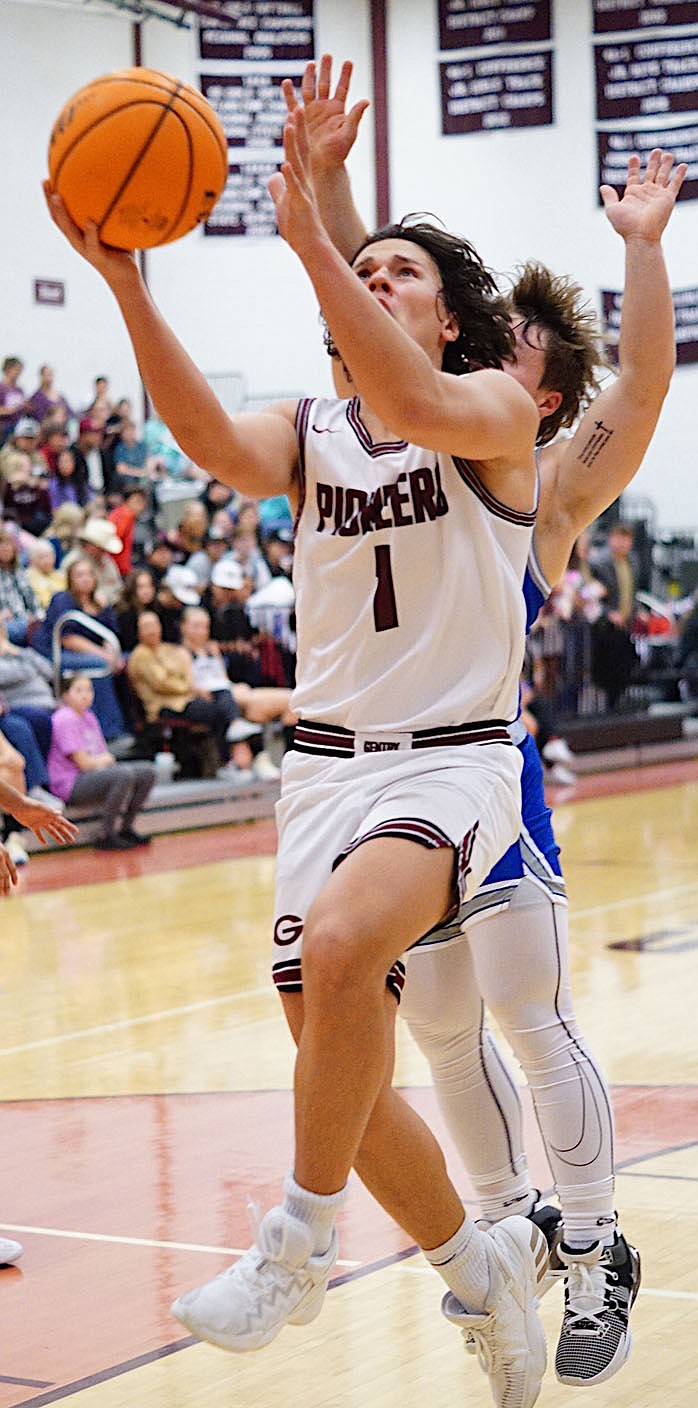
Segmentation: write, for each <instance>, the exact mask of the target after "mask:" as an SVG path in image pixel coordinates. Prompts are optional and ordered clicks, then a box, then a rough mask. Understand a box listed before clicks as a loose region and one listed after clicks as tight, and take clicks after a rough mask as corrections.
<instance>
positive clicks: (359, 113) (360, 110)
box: [347, 98, 371, 137]
mask: <svg viewBox="0 0 698 1408" xmlns="http://www.w3.org/2000/svg"><path fill="white" fill-rule="evenodd" d="M370 106H371V104H370V103H369V101H368V98H362V99H361V101H360V102H359V103H354V106H353V108H352V109H351V111H350V112H348V113H347V122H348V123H349V127H350V129H351V132H352V134H353V136H354V137H355V136H356V134H357V132H358V130H359V123H360V122H361V119H362V117H363V115H364V113H365V112H366V109H367V108H369V107H370Z"/></svg>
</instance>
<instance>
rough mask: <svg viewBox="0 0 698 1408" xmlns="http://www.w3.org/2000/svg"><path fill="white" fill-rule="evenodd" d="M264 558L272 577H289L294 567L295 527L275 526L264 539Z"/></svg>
mask: <svg viewBox="0 0 698 1408" xmlns="http://www.w3.org/2000/svg"><path fill="white" fill-rule="evenodd" d="M263 551H264V560H265V562H266V564H267V567H268V568H269V571H270V572H271V575H272V577H289V578H290V576H291V572H292V569H293V529H292V528H275V529H274V532H273V533H270V534H269V536H268V538H265V539H264V545H263Z"/></svg>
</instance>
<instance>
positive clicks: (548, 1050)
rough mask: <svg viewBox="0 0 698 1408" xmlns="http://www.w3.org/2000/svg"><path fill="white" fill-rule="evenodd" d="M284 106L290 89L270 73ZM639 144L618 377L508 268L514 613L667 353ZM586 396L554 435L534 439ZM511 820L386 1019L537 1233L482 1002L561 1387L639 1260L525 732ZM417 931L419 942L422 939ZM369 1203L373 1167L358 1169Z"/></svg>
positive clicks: (615, 213) (563, 284) (615, 1350)
mask: <svg viewBox="0 0 698 1408" xmlns="http://www.w3.org/2000/svg"><path fill="white" fill-rule="evenodd" d="M350 74H351V65H347V64H345V65H344V66H343V67H342V71H341V73H340V78H339V82H338V84H337V88H336V90H335V93H334V95H333V96H332V95H331V94H330V79H331V61H330V59H329V57H328V56H325V57H324V58H323V60H322V61H321V64H320V69H319V73H318V75H317V81H316V72H315V67H314V65H308V67H307V69H306V72H305V74H304V77H303V83H302V90H301V91H302V95H303V101H304V105H305V109H306V117H307V121H308V126H309V130H310V133H311V149H312V151H313V159H314V166H315V170H316V182H317V186H318V192H319V197H320V199H321V202H322V206H323V212H324V215H325V218H326V221H327V223H328V227H329V228H330V229H331V231H332V232H333V235H334V237H335V238H336V240H337V243H338V245H339V246H340V247H341V248H342V249H343V250H344V252H345V254H347V255H348V254H349V252H350V251H351V249H352V248H353V247H354V245H355V244H356V243H357V242H360V240H361V238H362V235H363V226H362V224H361V221H360V218H359V216H358V214H357V212H356V210H355V208H354V206H353V202H352V199H351V193H350V188H349V183H348V177H347V173H346V168H345V166H344V161H345V158H346V156H347V154H348V152H349V150H350V149H351V146H352V145H353V142H354V140H355V137H356V132H357V130H358V124H359V121H360V118H361V116H362V113H363V111H364V110H365V107H366V104H365V103H357V104H356V105H355V106H354V107H353V108H352V109H351V111H350V112H349V113H346V112H345V102H346V96H347V92H348V86H349V79H350ZM285 91H286V96H287V101H288V103H289V107H290V108H291V109H292V110H293V108H294V107H295V97H294V94H293V90H292V86H291V85H289V84H288V82H287V84H286V85H285ZM672 164H673V161H672V157H671V155H670V154H668V153H662V152H661V151H659V150H656V151H653V152H652V153H651V154H650V156H649V158H648V162H647V169H646V171H645V174H644V177H643V178H642V179H641V178H640V170H639V160H638V159H637V158H634V157H633V158H631V161H630V163H629V169H628V181H627V186H626V191H625V194H624V196H623V198H622V200H620V201H618V198H617V196H616V195H615V192H614V191H613V190H612V189H611V188H609V187H604V188H602V196H603V200H604V205H605V208H606V213H607V216H608V218H609V220H610V222H611V224H612V225H613V227H614V229H616V230H617V232H618V233H619V234H620V235H621V237H622V238H623V239H624V241H625V248H626V278H625V295H624V301H623V311H622V323H621V336H620V347H619V360H620V373H619V376H618V378H617V379H616V380H615V381H614V382H613V383H612V384H611V385H610V386H609V387H608V388H607V389H606V390H605V391H603V392H602V393H601V394H600V395H598V396H597V398H596V399H595V400H593V401H592V397H593V395H594V392H595V391H596V390H597V389H598V388H597V384H596V374H595V364H596V363H597V362H599V361H600V356H599V351H598V341H597V335H596V330H595V327H594V320H593V319H592V317H591V316H590V314H589V313H588V311H586V310H585V309H584V307H583V305H582V300H581V290H579V289H578V288H577V287H576V286H575V285H574V284H572V283H571V281H569V280H566V279H561V278H556V277H555V276H554V275H551V274H550V273H549V271H548V270H546V269H544V268H543V267H542V266H540V265H533V264H529V265H527V266H525V268H524V270H523V271H522V273H521V275H520V277H519V280H518V282H517V283H516V285H515V287H514V288H513V290H512V293H511V296H510V303H511V308H512V322H513V326H514V329H515V333H516V341H517V348H516V356H515V358H514V359H513V360H512V361H510V362H509V363H508V364H507V369H508V370H509V372H510V374H511V375H513V376H515V377H516V378H517V380H518V381H519V382H520V383H521V384H522V385H523V386H525V387H526V389H527V390H528V391H529V393H530V395H531V396H532V397H533V399H534V400H535V402H536V405H537V407H538V412H539V415H540V418H541V420H540V431H539V436H538V440H539V444H541V445H542V446H543V447H544V448H543V449H542V450H541V451H540V453H539V466H540V479H541V489H540V495H541V496H540V505H539V512H538V518H537V522H536V527H535V533H534V543H533V548H532V553H531V558H530V562H529V567H528V569H527V573H526V579H525V583H524V591H525V596H526V605H527V625H528V626H529V627H530V625H531V624H532V623H533V621H534V620H535V618H536V615H537V613H538V610H539V608H540V606H541V605H542V602H543V601H544V600H545V598H546V597H547V595H548V594H549V592H550V590H551V586H552V584H554V583H555V582H556V581H557V580H558V579H559V577H560V576H561V574H562V572H563V571H564V569H565V567H566V565H567V562H568V560H569V555H570V551H571V548H572V546H573V543H574V541H575V539H576V537H577V536H578V534H579V533H580V532H581V531H582V529H583V528H585V527H586V526H588V524H589V523H590V522H591V521H592V520H593V519H594V518H595V517H597V516H598V514H599V513H601V512H602V510H603V509H604V508H606V507H607V506H608V504H609V503H611V502H613V500H614V499H615V498H616V497H617V496H618V494H619V493H620V492H621V491H622V490H623V489H624V488H625V487H626V486H627V484H628V483H629V482H630V480H631V478H632V476H633V474H634V473H635V471H636V469H637V468H638V466H639V464H640V461H641V459H642V457H643V455H644V453H645V450H646V448H647V445H648V444H649V441H650V439H651V436H652V433H653V431H654V428H655V425H656V422H657V418H658V416H659V412H660V410H661V406H662V403H663V400H664V397H665V395H666V391H667V388H668V385H669V381H670V378H671V373H672V370H673V366H674V359H675V347H674V326H673V308H672V300H671V293H670V289H669V284H668V279H667V274H666V268H665V264H664V257H663V253H662V249H661V243H660V242H661V237H662V233H663V231H664V228H665V226H666V223H667V221H668V219H669V217H670V215H671V212H672V210H673V208H674V204H675V201H676V198H677V196H678V193H679V190H680V187H681V183H682V181H683V178H684V175H685V171H686V167H685V166H684V165H683V164H681V165H680V166H678V167H677V168H676V171H675V172H674V173H673V175H672ZM590 401H591V402H592V404H591V407H590V409H589V410H587V412H586V414H585V415H584V416H583V418H582V420H581V422H580V424H579V426H578V428H577V431H576V433H575V435H574V436H573V437H572V438H571V439H567V440H564V439H563V440H559V441H557V442H556V443H555V444H554V445H552V444H548V442H549V440H551V439H552V438H553V437H554V436H555V434H556V433H557V430H558V429H559V428H560V427H561V426H569V425H571V424H573V423H574V422H575V421H576V419H577V417H578V413H579V411H580V409H582V408H583V406H584V404H585V402H587V403H588V402H590ZM520 747H521V751H522V757H523V763H524V766H523V774H522V791H523V830H522V834H521V838H520V840H519V841H518V842H517V843H516V845H514V846H513V847H511V848H510V850H509V851H508V852H507V854H506V855H505V856H504V857H503V859H502V861H501V862H500V863H499V864H498V865H497V866H496V867H495V869H494V871H493V872H492V874H491V875H490V876H489V877H488V880H487V882H486V883H485V885H484V886H483V887H482V888H481V890H480V892H479V893H478V895H477V896H476V897H475V898H474V899H470V900H468V901H467V902H466V905H465V906H464V907H463V909H462V911H461V913H460V915H459V916H458V917H457V919H456V920H455V922H454V923H453V925H452V926H451V928H450V929H449V930H448V931H447V932H448V934H449V937H450V938H451V939H452V938H453V936H454V934H455V933H456V932H457V930H458V926H459V925H460V926H461V927H463V928H464V929H465V931H466V935H467V937H463V939H462V941H461V942H460V943H453V942H451V943H448V944H444V943H443V938H444V932H443V931H441V932H437V933H435V934H434V935H432V936H430V938H429V939H428V940H426V941H425V942H424V943H423V944H422V945H420V946H419V947H417V948H416V949H415V950H414V951H413V953H412V954H411V956H410V961H409V964H408V980H407V984H406V990H405V995H404V1000H403V1007H402V1013H403V1016H405V1017H406V1018H407V1020H408V1022H409V1024H410V1028H411V1030H412V1032H413V1034H414V1036H415V1038H416V1040H417V1041H418V1043H419V1045H420V1047H421V1049H422V1050H423V1052H424V1054H425V1055H426V1056H427V1059H428V1060H429V1063H430V1066H431V1069H432V1073H433V1077H434V1084H435V1089H436V1091H437V1094H438V1097H439V1101H440V1104H441V1107H442V1110H443V1112H444V1115H445V1117H446V1120H447V1123H448V1126H449V1129H450V1132H451V1134H452V1136H453V1138H454V1140H455V1142H456V1145H457V1147H458V1148H459V1151H460V1153H461V1155H462V1157H463V1159H464V1162H465V1164H466V1166H467V1167H468V1170H469V1172H470V1174H471V1177H472V1179H473V1181H474V1184H475V1187H476V1190H477V1193H478V1196H479V1199H480V1203H481V1207H482V1210H483V1214H484V1216H485V1217H486V1218H487V1219H488V1220H490V1221H496V1220H497V1219H498V1218H501V1217H504V1216H506V1215H507V1214H508V1213H510V1212H511V1209H512V1208H516V1209H517V1210H520V1211H523V1212H525V1213H528V1214H532V1215H533V1216H534V1217H536V1216H538V1217H539V1218H540V1221H541V1225H545V1226H546V1231H547V1232H548V1235H550V1234H551V1233H552V1232H553V1231H555V1230H556V1229H555V1221H556V1219H555V1210H554V1209H550V1208H547V1209H542V1210H540V1212H539V1213H537V1212H536V1210H535V1203H536V1197H537V1195H536V1193H535V1192H534V1190H533V1189H532V1187H531V1182H530V1177H529V1174H528V1169H527V1165H526V1158H525V1154H524V1151H523V1146H522V1130H521V1110H520V1103H519V1100H518V1095H517V1092H516V1087H515V1085H514V1083H513V1081H512V1080H511V1078H510V1076H509V1075H508V1072H507V1071H506V1067H505V1065H504V1063H503V1061H502V1058H501V1056H500V1054H499V1052H498V1050H497V1048H496V1046H495V1043H494V1041H493V1039H492V1037H491V1034H490V1033H489V1031H488V1029H487V1027H486V1026H485V1023H484V1011H483V999H484V1002H485V1003H486V1004H487V1006H488V1007H489V1008H490V1010H491V1011H492V1012H493V1013H494V1014H495V1016H496V1017H497V1019H498V1021H499V1023H500V1026H501V1027H502V1030H503V1031H504V1032H505V1034H506V1035H507V1037H508V1039H509V1041H510V1043H511V1045H512V1047H513V1049H514V1051H515V1052H516V1055H517V1057H518V1059H519V1061H520V1062H521V1065H522V1066H523V1068H524V1071H525V1072H526V1075H527V1078H528V1081H529V1084H530V1087H531V1090H532V1094H533V1098H534V1102H535V1105H536V1110H537V1114H538V1118H539V1123H540V1126H541V1129H542V1132H543V1136H544V1139H545V1142H546V1148H547V1151H548V1156H549V1159H550V1163H551V1166H552V1169H553V1172H554V1176H555V1180H556V1185H557V1189H558V1193H559V1196H560V1200H561V1203H562V1209H563V1217H564V1227H563V1229H560V1232H559V1233H558V1236H559V1237H563V1236H564V1242H562V1245H561V1247H560V1248H557V1249H556V1251H555V1254H554V1258H553V1260H554V1266H555V1268H556V1270H557V1271H558V1272H559V1274H560V1275H561V1276H563V1277H564V1280H565V1314H564V1319H563V1326H562V1333H561V1337H560V1343H559V1346H558V1351H557V1356H556V1371H557V1374H558V1377H559V1378H560V1379H561V1380H562V1382H565V1383H572V1384H587V1383H598V1382H601V1381H603V1380H605V1379H607V1378H610V1377H611V1376H612V1374H614V1373H615V1372H617V1370H618V1369H619V1368H620V1367H621V1365H622V1364H623V1363H624V1362H625V1359H626V1358H627V1355H628V1353H629V1351H630V1345H631V1337H630V1330H629V1324H628V1313H629V1309H630V1306H631V1305H632V1301H633V1299H634V1297H635V1295H636V1293H637V1288H638V1285H639V1257H638V1256H637V1253H636V1251H635V1249H634V1248H632V1247H630V1246H629V1244H628V1243H627V1242H626V1240H625V1238H623V1237H622V1235H621V1234H620V1233H619V1232H617V1229H616V1215H615V1212H614V1179H613V1122H612V1112H611V1105H610V1097H609V1094H608V1090H607V1087H606V1084H605V1081H604V1078H603V1075H602V1073H601V1072H600V1070H599V1068H598V1066H597V1064H596V1062H595V1060H594V1058H593V1056H592V1054H591V1052H590V1051H589V1048H588V1047H587V1045H586V1043H585V1041H584V1038H583V1037H582V1035H581V1033H580V1031H579V1028H578V1025H577V1022H576V1019H575V1016H574V1012H573V1008H572V1001H571V994H570V985H569V964H568V954H567V909H566V898H565V892H564V881H563V879H562V875H561V871H560V865H559V861H558V847H557V845H556V843H555V839H554V836H553V833H552V829H551V825H550V812H549V810H548V809H547V808H546V806H545V800H544V796H543V779H542V768H541V764H540V760H539V758H538V753H537V749H536V747H535V743H534V741H533V740H532V739H530V738H526V737H524V738H522V739H521V742H520ZM430 944H431V945H432V947H430ZM361 1172H362V1176H363V1177H364V1180H365V1181H366V1182H368V1184H369V1186H370V1187H371V1188H372V1190H373V1191H374V1193H375V1194H376V1196H377V1197H379V1199H380V1200H381V1201H385V1195H384V1194H383V1193H382V1186H383V1185H382V1182H381V1177H380V1173H378V1174H377V1173H376V1171H375V1170H374V1169H367V1168H366V1167H365V1166H364V1167H362V1168H361Z"/></svg>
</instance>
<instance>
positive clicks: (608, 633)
mask: <svg viewBox="0 0 698 1408" xmlns="http://www.w3.org/2000/svg"><path fill="white" fill-rule="evenodd" d="M632 546H633V530H632V527H631V525H630V524H629V523H622V522H619V523H615V524H614V525H613V526H612V528H611V530H610V532H609V535H608V544H607V547H606V548H605V550H604V551H603V552H602V553H601V554H600V555H599V556H598V557H597V558H596V560H595V561H594V563H593V572H594V576H595V577H596V579H597V580H598V581H599V582H600V583H601V585H602V586H603V587H604V588H605V596H604V597H603V610H602V613H601V615H600V617H599V619H598V621H596V622H595V623H594V625H593V626H592V665H591V668H592V677H593V680H594V683H595V684H596V685H597V686H598V687H599V688H600V689H603V690H604V691H605V694H606V700H607V703H608V707H609V709H615V708H616V706H617V705H618V703H619V701H620V699H621V697H622V695H623V694H624V693H625V690H626V689H627V687H628V685H629V683H630V680H631V678H632V675H633V672H634V670H635V668H636V665H637V654H636V651H635V647H634V645H633V642H632V639H631V635H630V629H631V624H632V618H633V608H634V603H635V570H634V567H633V563H632V561H631V552H632Z"/></svg>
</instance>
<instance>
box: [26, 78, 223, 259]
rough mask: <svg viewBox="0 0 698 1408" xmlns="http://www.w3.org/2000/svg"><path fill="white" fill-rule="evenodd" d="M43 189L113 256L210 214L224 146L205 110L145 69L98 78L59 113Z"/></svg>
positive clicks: (189, 91)
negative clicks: (90, 226)
mask: <svg viewBox="0 0 698 1408" xmlns="http://www.w3.org/2000/svg"><path fill="white" fill-rule="evenodd" d="M48 170H49V178H50V181H51V185H52V186H53V188H54V190H56V191H58V194H59V195H60V196H62V198H63V201H64V203H65V206H66V208H67V210H68V212H69V214H70V215H71V216H72V218H73V220H74V221H75V223H76V225H79V226H80V229H83V230H84V228H85V225H86V224H87V222H88V221H89V220H94V222H95V223H96V225H97V227H98V229H99V235H100V239H101V240H102V241H103V242H104V243H105V244H110V245H114V246H115V247H116V248H117V249H149V248H151V247H152V246H153V245H159V244H169V242H170V240H176V239H179V237H180V235H186V233H187V231H188V230H193V228H194V226H195V225H198V224H200V222H201V221H202V220H206V218H207V217H208V216H209V215H210V213H211V211H212V209H213V207H214V205H215V204H216V201H217V200H218V197H219V196H220V194H221V191H222V190H223V187H224V186H225V183H226V180H227V177H228V145H227V142H226V139H225V133H224V131H223V128H222V126H221V123H220V121H219V119H218V117H217V116H216V114H215V112H214V111H213V108H212V107H211V105H210V103H207V101H206V99H205V98H204V97H203V96H202V94H201V93H197V91H196V89H195V88H192V87H190V85H189V84H188V83H180V82H179V80H178V79H176V78H171V77H170V75H169V74H167V73H158V71H157V70H156V69H152V68H126V69H121V70H120V71H119V72H118V73H107V74H104V76H103V77H102V78H95V80H94V81H93V82H92V83H88V84H87V86H86V87H85V88H81V89H80V90H79V92H77V93H75V94H74V95H73V97H72V98H70V99H69V101H68V102H67V103H66V104H65V107H64V108H63V110H62V111H61V112H60V113H59V115H58V117H57V119H56V121H55V123H54V126H53V131H52V132H51V138H50V141H49V148H48Z"/></svg>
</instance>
